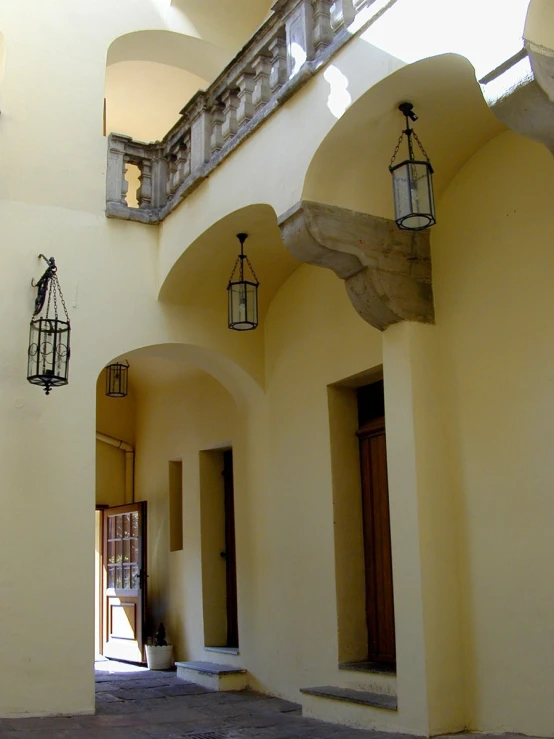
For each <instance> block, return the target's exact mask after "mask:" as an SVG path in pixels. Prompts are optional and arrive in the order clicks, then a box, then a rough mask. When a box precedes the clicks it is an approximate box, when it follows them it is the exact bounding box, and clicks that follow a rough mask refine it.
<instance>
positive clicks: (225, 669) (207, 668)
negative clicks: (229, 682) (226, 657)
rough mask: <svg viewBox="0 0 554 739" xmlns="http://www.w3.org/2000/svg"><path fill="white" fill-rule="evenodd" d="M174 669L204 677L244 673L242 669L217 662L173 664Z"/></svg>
mask: <svg viewBox="0 0 554 739" xmlns="http://www.w3.org/2000/svg"><path fill="white" fill-rule="evenodd" d="M175 667H177V668H179V667H182V668H184V669H186V670H194V671H196V672H201V673H203V674H204V675H237V674H243V673H244V674H245V673H246V670H245V669H244V668H243V667H234V666H233V665H222V664H219V663H217V662H175Z"/></svg>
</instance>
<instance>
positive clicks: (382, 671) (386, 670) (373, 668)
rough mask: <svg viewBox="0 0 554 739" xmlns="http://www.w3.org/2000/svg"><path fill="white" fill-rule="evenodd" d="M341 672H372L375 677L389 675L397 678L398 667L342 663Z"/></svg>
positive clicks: (380, 664) (382, 664)
mask: <svg viewBox="0 0 554 739" xmlns="http://www.w3.org/2000/svg"><path fill="white" fill-rule="evenodd" d="M339 670H352V671H353V672H370V673H371V674H373V675H387V676H390V677H396V667H394V666H393V665H387V664H385V663H383V662H342V663H341V664H340V665H339Z"/></svg>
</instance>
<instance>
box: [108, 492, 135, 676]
mask: <svg viewBox="0 0 554 739" xmlns="http://www.w3.org/2000/svg"><path fill="white" fill-rule="evenodd" d="M103 542H104V546H103V549H104V594H103V600H104V608H103V610H104V619H103V624H104V628H103V632H104V652H103V653H104V656H105V657H111V658H112V659H121V660H126V661H128V662H143V661H144V658H143V646H144V644H143V639H144V615H145V607H146V570H145V565H146V503H133V504H131V505H125V506H118V507H116V508H107V509H106V510H105V511H104V515H103Z"/></svg>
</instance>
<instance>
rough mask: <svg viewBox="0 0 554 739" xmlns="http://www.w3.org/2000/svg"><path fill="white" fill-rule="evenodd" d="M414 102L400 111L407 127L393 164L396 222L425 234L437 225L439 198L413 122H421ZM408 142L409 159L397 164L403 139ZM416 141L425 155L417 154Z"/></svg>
mask: <svg viewBox="0 0 554 739" xmlns="http://www.w3.org/2000/svg"><path fill="white" fill-rule="evenodd" d="M413 107H414V106H413V105H412V104H411V103H402V104H401V105H399V106H398V110H399V111H400V112H401V113H402V114H403V115H404V116H405V117H406V128H405V130H403V131H402V134H401V136H400V138H399V139H398V143H397V145H396V149H395V150H394V154H393V155H392V159H391V162H390V166H389V169H390V172H391V174H392V187H393V197H394V219H395V221H396V225H397V226H398V228H401V229H405V230H407V231H422V230H423V229H424V228H429V226H433V225H434V224H435V223H436V219H435V199H434V196H433V167H432V166H431V162H430V161H429V157H428V156H427V153H426V151H425V149H424V148H423V146H422V145H421V141H420V140H419V139H418V137H417V134H416V132H415V131H414V130H413V128H411V127H410V121H417V115H416V114H415V113H414V110H413ZM404 136H406V138H407V141H408V158H407V159H405V160H404V161H402V162H400V164H395V161H396V157H397V155H398V152H399V151H400V146H401V144H402V140H403V139H404ZM412 138H413V139H415V141H416V143H417V145H418V147H419V149H420V151H421V155H417V158H416V154H415V152H414V148H413V141H412Z"/></svg>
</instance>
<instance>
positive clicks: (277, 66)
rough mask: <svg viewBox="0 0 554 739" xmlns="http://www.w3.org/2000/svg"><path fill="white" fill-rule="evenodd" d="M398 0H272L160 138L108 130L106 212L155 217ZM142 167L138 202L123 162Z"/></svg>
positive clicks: (151, 219) (149, 219) (113, 215)
mask: <svg viewBox="0 0 554 739" xmlns="http://www.w3.org/2000/svg"><path fill="white" fill-rule="evenodd" d="M394 2H396V0H337V1H336V2H332V1H331V0H277V2H276V3H275V5H274V6H273V13H272V15H271V16H270V17H269V18H268V19H267V21H266V22H265V23H264V24H263V25H262V26H261V27H260V28H259V29H258V30H257V31H256V33H255V34H254V35H253V36H252V38H251V39H250V41H249V42H248V43H247V44H246V46H245V47H244V48H243V49H242V51H241V52H240V53H239V54H238V55H237V56H236V57H235V59H233V61H232V62H231V63H230V64H229V65H228V66H227V67H226V68H225V69H224V70H223V72H222V73H221V74H220V75H219V77H218V78H217V79H216V80H215V81H214V82H213V83H212V84H211V85H210V87H209V88H208V89H207V90H206V91H201V92H198V93H197V94H196V95H195V96H194V97H193V98H192V99H191V100H190V101H189V102H188V103H187V104H186V105H185V107H184V108H183V110H182V111H181V119H180V120H179V121H178V122H177V123H176V124H175V125H174V126H173V128H172V129H171V130H170V131H169V132H168V133H167V134H166V135H165V136H164V138H163V139H162V140H161V141H157V142H154V143H143V142H137V141H133V139H131V138H130V137H129V136H123V135H121V134H110V136H109V141H108V166H107V193H106V215H107V216H108V217H110V218H122V219H126V220H132V221H139V222H141V223H159V222H160V221H162V220H163V219H164V218H165V217H166V216H167V215H168V214H169V213H170V212H171V211H172V210H173V209H174V208H176V207H177V205H178V204H179V203H180V202H181V201H182V200H183V199H184V198H185V197H186V196H187V195H188V194H189V193H191V192H192V191H193V190H194V189H196V188H197V187H198V185H199V184H200V183H201V182H202V181H203V180H204V179H205V178H206V177H207V176H208V175H209V174H210V173H211V172H213V170H214V169H215V168H216V167H217V166H219V164H220V163H221V162H222V161H223V160H224V159H225V158H226V157H228V156H229V154H231V152H232V151H234V150H235V149H236V148H237V147H238V146H240V144H241V143H242V142H243V141H244V140H245V139H247V138H248V137H249V136H251V135H252V133H253V132H254V131H255V130H256V129H257V128H258V127H259V126H260V125H261V124H262V123H263V122H264V121H265V120H266V118H268V117H269V116H270V115H272V114H273V113H274V112H275V111H276V110H277V109H278V108H279V107H280V106H281V105H283V103H284V102H285V101H286V100H288V98H289V97H291V96H292V95H293V94H294V93H295V92H296V91H297V90H298V89H299V88H300V87H302V86H303V85H304V84H306V82H308V80H310V79H311V77H313V75H315V74H316V73H317V71H318V70H319V69H320V68H321V67H322V66H324V65H325V64H327V62H328V61H329V60H330V59H331V57H333V56H334V55H335V54H336V53H337V51H338V50H339V49H341V48H342V47H343V46H344V45H345V44H346V43H348V41H349V40H350V39H351V38H353V33H354V32H358V31H359V30H360V29H362V28H367V27H368V26H369V25H370V24H371V23H372V22H373V21H374V20H375V19H377V18H378V17H379V16H380V15H382V13H383V12H385V11H386V10H387V9H388V8H389V7H390V6H392V5H393V4H394ZM128 163H130V164H136V165H137V166H138V167H139V169H140V171H141V187H140V189H139V192H138V193H137V195H138V208H129V207H128V205H127V201H126V194H127V187H128V183H127V181H126V179H125V168H126V165H127V164H128Z"/></svg>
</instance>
